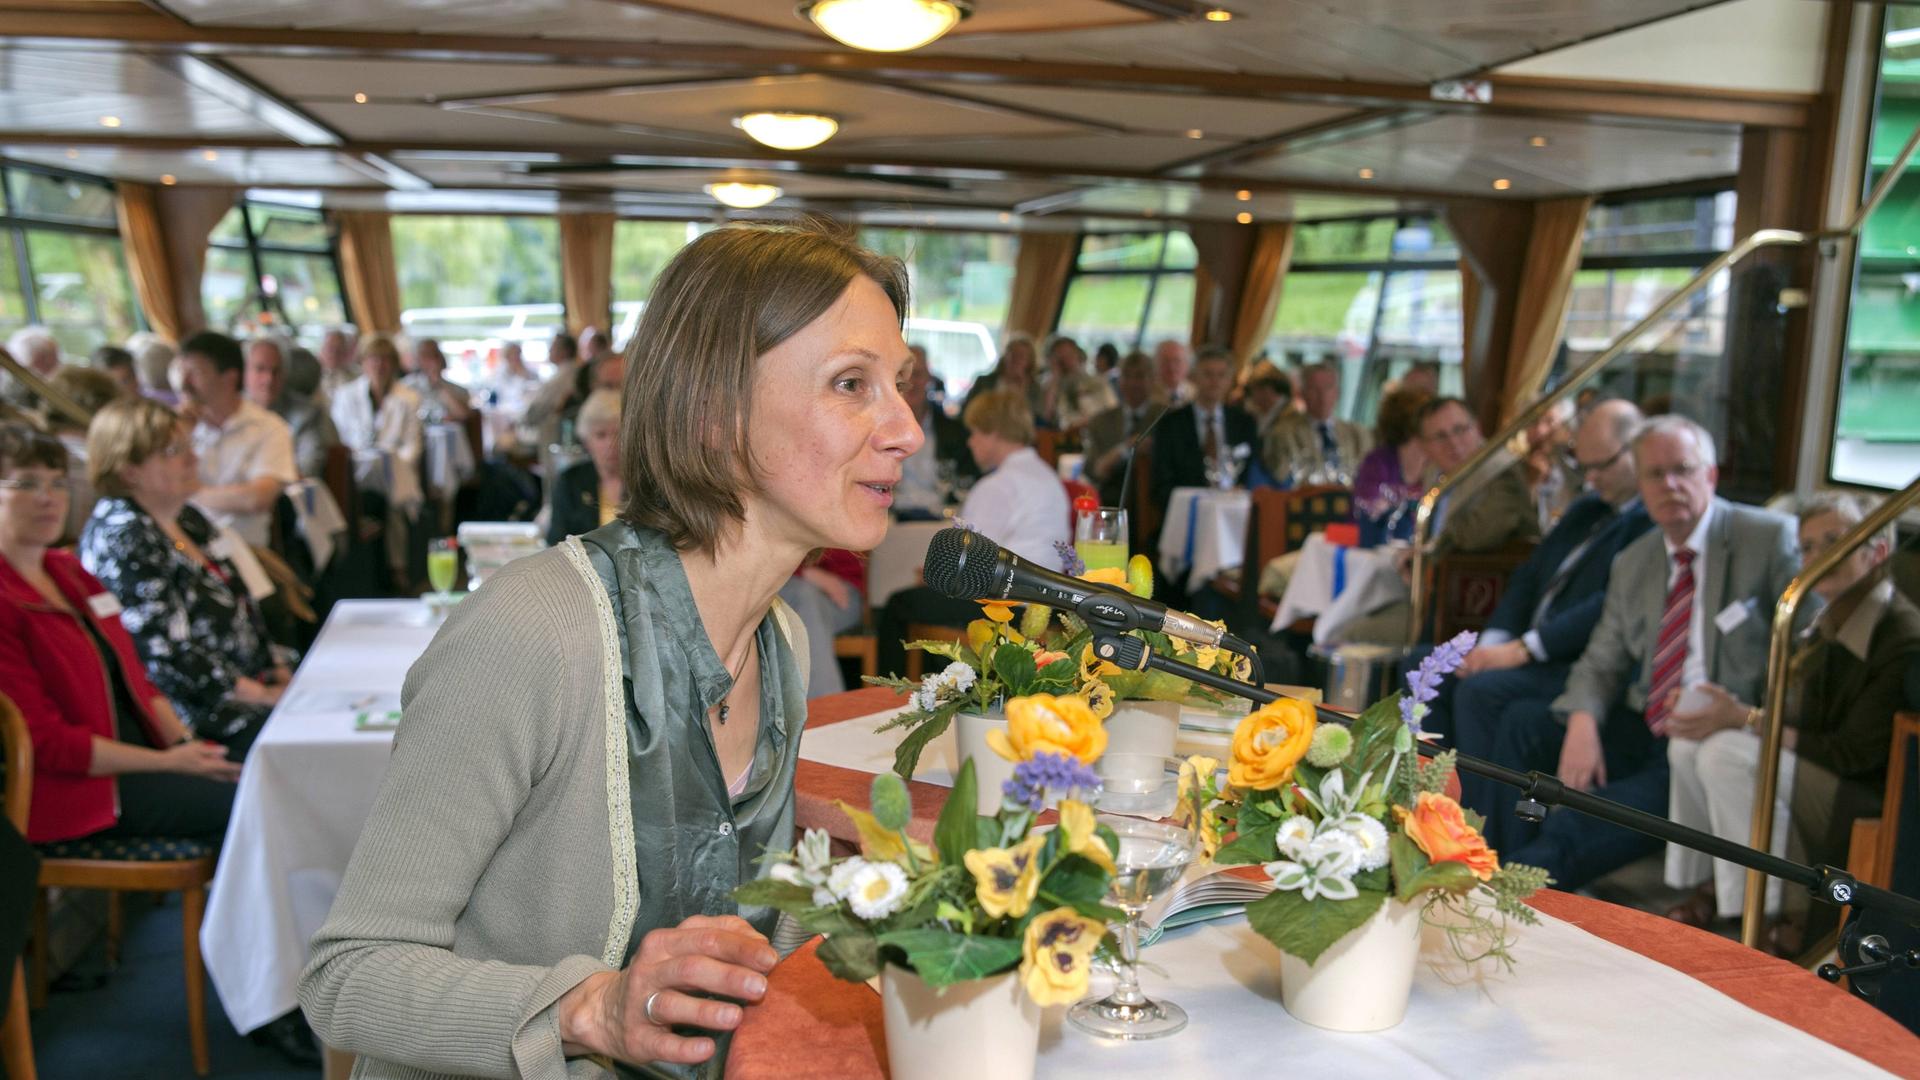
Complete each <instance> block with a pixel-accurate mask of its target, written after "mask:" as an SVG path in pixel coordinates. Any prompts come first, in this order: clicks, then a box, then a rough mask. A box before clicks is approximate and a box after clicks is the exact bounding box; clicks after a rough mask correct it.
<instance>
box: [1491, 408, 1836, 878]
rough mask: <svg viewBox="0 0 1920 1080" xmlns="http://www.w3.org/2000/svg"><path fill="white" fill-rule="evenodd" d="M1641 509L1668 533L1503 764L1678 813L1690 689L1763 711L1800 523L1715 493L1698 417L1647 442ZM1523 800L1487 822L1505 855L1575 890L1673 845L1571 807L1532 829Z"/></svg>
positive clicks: (1642, 551)
mask: <svg viewBox="0 0 1920 1080" xmlns="http://www.w3.org/2000/svg"><path fill="white" fill-rule="evenodd" d="M1632 446H1633V456H1634V463H1635V468H1636V469H1637V470H1638V473H1639V479H1640V498H1641V499H1642V501H1644V502H1645V504H1646V508H1647V515H1648V516H1649V517H1650V518H1652V519H1653V523H1654V525H1655V528H1654V529H1653V530H1651V531H1649V532H1648V533H1646V534H1645V535H1643V536H1641V537H1640V539H1638V540H1635V541H1634V542H1633V543H1631V544H1629V545H1627V546H1626V548H1625V549H1623V550H1622V551H1621V552H1620V555H1619V557H1618V558H1616V559H1615V560H1614V565H1613V570H1612V573H1611V575H1610V576H1609V578H1608V581H1607V593H1606V599H1605V600H1604V601H1603V603H1602V605H1601V612H1600V623H1599V625H1598V626H1597V627H1595V628H1594V631H1593V637H1592V638H1591V639H1590V640H1589V641H1588V643H1587V647H1586V649H1585V650H1584V651H1583V652H1581V654H1580V658H1579V659H1578V660H1576V661H1574V664H1573V668H1572V670H1571V671H1570V672H1569V673H1568V675H1567V688H1566V690H1565V691H1564V692H1563V693H1561V695H1560V696H1559V697H1557V698H1555V699H1554V700H1553V702H1552V704H1551V705H1549V706H1545V707H1538V708H1533V709H1530V710H1528V709H1519V708H1511V709H1509V710H1508V711H1507V713H1506V715H1505V716H1504V717H1503V718H1502V720H1501V724H1500V730H1499V732H1498V733H1497V735H1496V736H1495V738H1494V743H1493V748H1492V751H1491V753H1490V754H1489V755H1488V756H1489V757H1490V758H1491V759H1492V760H1493V761H1495V762H1496V763H1498V764H1501V765H1505V766H1508V767H1510V768H1514V769H1519V770H1521V771H1523V772H1524V771H1529V770H1533V769H1539V770H1542V771H1547V772H1553V773H1555V774H1557V775H1558V776H1559V778H1560V780H1561V781H1562V782H1564V783H1565V784H1567V786H1569V787H1571V788H1574V789H1575V790H1578V791H1591V792H1593V793H1594V794H1595V795H1598V796H1600V797H1601V798H1605V799H1611V800H1613V801H1615V802H1618V803H1621V804H1623V805H1625V806H1629V807H1632V808H1634V809H1636V810H1644V811H1647V812H1648V813H1652V814H1659V815H1662V816H1664V815H1665V814H1666V813H1667V806H1668V786H1669V783H1670V781H1671V773H1672V770H1671V769H1670V768H1669V766H1668V758H1667V755H1668V738H1669V735H1670V734H1671V733H1670V731H1669V723H1670V722H1671V719H1672V717H1673V715H1674V712H1675V708H1674V707H1675V705H1677V704H1678V703H1679V695H1680V692H1681V691H1682V690H1683V689H1684V688H1687V687H1696V686H1698V685H1700V684H1701V683H1707V682H1711V683H1713V684H1714V685H1715V686H1718V687H1722V688H1723V689H1724V691H1725V692H1726V693H1727V694H1730V695H1731V696H1732V697H1733V698H1734V699H1736V700H1739V701H1759V700H1760V696H1761V692H1762V690H1763V688H1764V684H1765V682H1766V673H1767V647H1768V640H1769V634H1768V624H1769V622H1770V618H1769V615H1770V613H1771V611H1772V610H1773V603H1774V600H1775V599H1776V598H1777V597H1778V596H1779V595H1780V593H1781V592H1782V591H1784V590H1785V589H1786V587H1787V585H1788V583H1789V582H1791V581H1792V580H1793V575H1794V574H1795V573H1796V572H1797V571H1798V569H1799V566H1800V556H1799V552H1798V551H1797V550H1796V539H1795V536H1794V524H1793V521H1792V519H1790V518H1787V517H1783V516H1781V515H1779V514H1774V513H1769V512H1768V511H1765V510H1762V509H1759V508H1758V507H1752V506H1742V505H1739V504H1736V503H1731V502H1728V501H1726V500H1724V499H1721V498H1718V497H1716V496H1715V495H1714V493H1713V489H1714V484H1715V483H1716V481H1717V480H1718V478H1719V468H1718V460H1719V459H1718V458H1717V457H1716V455H1715V451H1714V444H1713V436H1712V435H1711V434H1709V433H1708V432H1707V430H1706V429H1705V428H1702V427H1701V426H1700V425H1699V424H1697V423H1695V422H1694V421H1692V420H1690V419H1687V418H1686V417H1683V416H1677V415H1668V416H1660V417H1655V418H1654V419H1652V420H1649V421H1648V422H1647V423H1646V424H1645V425H1643V426H1642V427H1641V428H1640V430H1639V433H1638V434H1636V435H1635V436H1634V438H1633V443H1632ZM1513 798H1514V794H1513V793H1512V792H1507V793H1504V794H1503V795H1502V796H1501V798H1500V800H1499V805H1498V806H1497V808H1496V809H1495V810H1494V811H1493V812H1490V813H1489V814H1488V815H1487V826H1488V828H1489V829H1490V830H1491V832H1490V834H1489V835H1488V837H1487V839H1488V842H1489V843H1490V844H1492V845H1493V846H1494V847H1495V848H1496V850H1498V851H1499V852H1500V855H1501V857H1502V858H1504V859H1507V860H1509V861H1512V862H1519V863H1526V864H1528V865H1531V866H1538V867H1542V868H1544V869H1545V870H1546V871H1547V872H1548V873H1549V874H1551V875H1553V878H1554V880H1555V881H1556V882H1557V883H1558V886H1559V887H1560V888H1563V889H1578V888H1580V887H1581V886H1583V885H1586V884H1587V883H1588V882H1590V881H1592V880H1593V879H1594V878H1596V877H1599V876H1600V875H1602V874H1605V873H1607V872H1609V871H1611V870H1614V869H1617V868H1618V867H1621V866H1624V865H1626V864H1627V863H1629V862H1632V861H1633V860H1634V859H1637V858H1640V857H1642V856H1645V855H1650V854H1652V853H1654V852H1655V851H1658V850H1659V842H1658V841H1656V840H1654V839H1652V838H1651V837H1646V836H1642V835H1640V834H1639V833H1635V832H1631V831H1629V830H1626V829H1622V828H1619V827H1617V826H1613V825H1608V824H1606V823H1604V822H1601V821H1598V820H1596V819H1593V818H1588V817H1584V816H1582V815H1580V814H1576V813H1573V812H1572V811H1568V810H1555V811H1552V812H1551V813H1550V814H1549V815H1548V817H1547V820H1546V822H1545V823H1544V824H1543V825H1540V826H1532V825H1529V824H1527V823H1525V822H1521V821H1519V820H1517V819H1516V818H1514V817H1513V815H1512V813H1511V812H1510V808H1511V806H1512V801H1511V800H1512V799H1513Z"/></svg>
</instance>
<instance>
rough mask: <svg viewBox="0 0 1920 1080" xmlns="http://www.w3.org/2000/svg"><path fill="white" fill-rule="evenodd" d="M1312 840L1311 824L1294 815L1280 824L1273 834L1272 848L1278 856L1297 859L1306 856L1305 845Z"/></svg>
mask: <svg viewBox="0 0 1920 1080" xmlns="http://www.w3.org/2000/svg"><path fill="white" fill-rule="evenodd" d="M1312 840H1313V822H1311V821H1308V820H1307V819H1306V818H1304V817H1301V816H1300V815H1298V814H1295V815H1294V816H1293V817H1290V818H1288V819H1287V820H1285V821H1283V822H1281V823H1280V829H1279V831H1278V832H1276V833H1274V834H1273V842H1274V846H1275V847H1277V848H1278V849H1279V850H1280V854H1282V855H1286V856H1289V857H1292V858H1295V859H1297V858H1299V857H1300V856H1302V855H1304V854H1306V851H1307V845H1308V844H1309V843H1311V842H1312Z"/></svg>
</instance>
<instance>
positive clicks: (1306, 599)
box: [1273, 533, 1408, 644]
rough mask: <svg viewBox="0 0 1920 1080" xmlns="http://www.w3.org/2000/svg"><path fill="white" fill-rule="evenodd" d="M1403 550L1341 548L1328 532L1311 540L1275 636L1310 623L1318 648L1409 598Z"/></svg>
mask: <svg viewBox="0 0 1920 1080" xmlns="http://www.w3.org/2000/svg"><path fill="white" fill-rule="evenodd" d="M1399 550H1400V549H1399V548H1397V547H1377V548H1356V547H1341V546H1340V545H1338V544H1335V543H1333V542H1332V541H1330V540H1328V539H1327V536H1326V534H1325V533H1313V534H1311V535H1309V536H1308V537H1307V539H1306V543H1304V544H1302V545H1301V546H1300V561H1299V562H1298V563H1297V564H1296V565H1295V566H1294V569H1293V576H1292V577H1291V578H1289V579H1288V580H1287V591H1286V592H1285V593H1283V594H1281V596H1280V610H1279V612H1278V613H1276V614H1275V615H1274V617H1273V631H1274V633H1279V632H1280V631H1281V630H1284V629H1286V628H1287V627H1289V626H1291V625H1293V624H1294V623H1295V622H1297V621H1298V620H1300V619H1308V618H1311V619H1314V620H1315V621H1314V624H1313V640H1314V641H1315V643H1317V644H1326V643H1328V642H1334V641H1338V640H1340V637H1339V633H1340V630H1341V629H1342V628H1344V627H1345V626H1346V625H1347V624H1348V623H1349V622H1352V621H1353V620H1354V619H1355V618H1357V617H1358V616H1361V615H1365V614H1367V613H1369V612H1373V611H1378V610H1380V609H1381V608H1383V607H1385V606H1386V605H1388V604H1390V603H1392V602H1394V601H1395V600H1405V599H1407V596H1408V593H1407V583H1406V582H1404V581H1402V580H1400V571H1399V570H1398V569H1397V568H1396V567H1395V565H1394V559H1395V555H1396V553H1397V552H1398V551H1399Z"/></svg>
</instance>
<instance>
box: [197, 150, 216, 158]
mask: <svg viewBox="0 0 1920 1080" xmlns="http://www.w3.org/2000/svg"><path fill="white" fill-rule="evenodd" d="M200 158H201V160H203V161H219V160H220V151H218V150H202V151H200Z"/></svg>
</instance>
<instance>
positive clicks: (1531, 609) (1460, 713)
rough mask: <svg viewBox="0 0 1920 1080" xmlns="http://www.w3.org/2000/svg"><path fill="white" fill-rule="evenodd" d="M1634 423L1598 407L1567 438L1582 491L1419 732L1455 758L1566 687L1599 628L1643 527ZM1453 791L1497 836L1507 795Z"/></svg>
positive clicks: (1474, 750)
mask: <svg viewBox="0 0 1920 1080" xmlns="http://www.w3.org/2000/svg"><path fill="white" fill-rule="evenodd" d="M1640 423H1641V416H1640V410H1639V409H1637V408H1635V407H1634V406H1633V403H1632V402H1629V401H1606V402H1602V403H1601V404H1599V405H1596V406H1594V408H1593V410H1592V411H1591V412H1589V413H1588V414H1587V416H1586V419H1584V420H1582V421H1581V423H1580V427H1579V430H1578V431H1576V432H1575V433H1574V437H1573V448H1572V450H1571V451H1569V453H1568V454H1567V459H1568V460H1567V472H1568V474H1569V475H1572V476H1578V477H1580V478H1582V479H1583V480H1584V481H1585V483H1586V486H1587V489H1588V490H1587V493H1586V494H1584V495H1582V496H1581V497H1580V498H1579V499H1577V500H1575V501H1574V502H1573V504H1572V505H1570V506H1568V507H1567V511H1566V513H1564V514H1562V515H1561V517H1560V522H1559V524H1558V525H1556V526H1554V529H1553V531H1552V532H1550V533H1548V534H1547V538H1546V539H1545V540H1543V541H1541V542H1540V546H1539V547H1538V548H1536V549H1535V550H1534V553H1533V555H1532V557H1530V558H1529V559H1527V561H1526V562H1524V563H1522V564H1520V567H1519V569H1517V570H1515V571H1514V572H1513V575H1512V576H1511V577H1509V578H1508V579H1507V588H1506V592H1504V593H1502V594H1501V596H1500V604H1499V606H1498V607H1496V608H1494V611H1493V617H1492V619H1490V620H1489V621H1488V624H1487V629H1486V631H1485V632H1483V633H1482V634H1481V635H1480V643H1479V645H1478V646H1477V647H1475V648H1474V650H1473V651H1472V652H1470V653H1468V654H1467V659H1466V662H1465V663H1463V664H1461V665H1460V672H1459V675H1460V682H1459V683H1458V684H1457V685H1456V686H1455V687H1454V689H1453V692H1452V693H1451V694H1450V695H1448V694H1445V693H1443V695H1442V699H1441V701H1438V702H1435V703H1434V704H1435V706H1436V708H1435V709H1434V712H1433V714H1432V716H1430V717H1429V718H1428V720H1427V722H1426V723H1425V724H1424V726H1425V727H1426V728H1427V729H1428V730H1431V731H1436V732H1438V733H1440V734H1442V735H1446V734H1448V733H1449V728H1451V734H1452V736H1453V743H1454V746H1456V747H1457V748H1459V750H1460V752H1461V753H1463V754H1469V755H1471V756H1474V757H1487V756H1488V755H1489V754H1490V753H1491V752H1492V750H1493V744H1494V738H1495V736H1496V735H1497V734H1498V733H1499V730H1500V727H1501V724H1502V722H1503V721H1504V718H1505V716H1506V713H1507V710H1508V709H1510V708H1514V707H1516V706H1518V707H1520V708H1523V709H1532V710H1536V711H1537V710H1538V709H1539V708H1540V707H1542V706H1544V705H1546V704H1548V703H1549V702H1551V701H1552V700H1553V699H1554V698H1556V697H1558V696H1559V695H1560V692H1561V691H1562V690H1564V689H1565V688H1566V685H1567V670H1568V669H1569V668H1570V667H1572V666H1573V662H1574V661H1575V660H1576V659H1578V658H1579V656H1580V652H1581V650H1583V649H1585V648H1586V647H1587V640H1588V639H1589V638H1591V637H1592V636H1593V628H1594V627H1595V626H1596V625H1598V624H1599V622H1600V608H1601V603H1602V601H1603V600H1604V599H1605V598H1606V592H1607V580H1608V571H1609V570H1610V569H1611V568H1612V566H1613V558H1614V556H1616V555H1618V554H1620V551H1621V549H1622V548H1624V547H1626V546H1627V545H1628V544H1629V543H1631V542H1632V541H1634V540H1636V539H1638V538H1639V537H1640V535H1641V534H1642V533H1645V532H1646V531H1647V530H1648V529H1650V528H1652V527H1653V522H1652V521H1651V520H1650V519H1649V518H1648V517H1647V508H1646V506H1645V504H1644V503H1642V502H1641V500H1640V485H1639V479H1638V477H1637V476H1636V475H1635V472H1634V460H1633V448H1632V447H1631V446H1630V445H1629V443H1628V440H1629V439H1630V438H1631V437H1632V435H1633V432H1634V429H1635V428H1637V427H1639V426H1640ZM1460 783H1461V798H1462V801H1463V802H1464V803H1465V804H1466V805H1468V806H1471V807H1473V808H1474V809H1475V810H1477V811H1479V812H1480V813H1481V814H1483V815H1485V816H1486V817H1487V818H1488V819H1489V821H1490V822H1492V821H1494V820H1498V821H1499V823H1500V824H1499V825H1498V826H1494V825H1491V824H1490V825H1489V827H1490V828H1496V829H1498V828H1504V826H1505V823H1506V820H1507V817H1510V816H1511V812H1512V809H1513V794H1512V793H1511V789H1503V788H1502V787H1501V786H1500V785H1498V784H1495V783H1493V782H1492V781H1489V780H1485V779H1482V778H1480V777H1471V776H1466V775H1463V776H1462V777H1461V780H1460Z"/></svg>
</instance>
